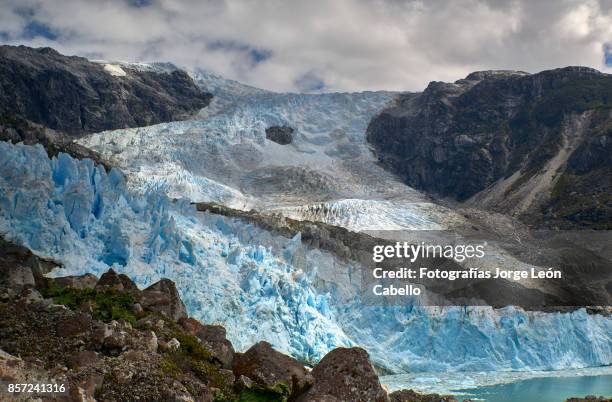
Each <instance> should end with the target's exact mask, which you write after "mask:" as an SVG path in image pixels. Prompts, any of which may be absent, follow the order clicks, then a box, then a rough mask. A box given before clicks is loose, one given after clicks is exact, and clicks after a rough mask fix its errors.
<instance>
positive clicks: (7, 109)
mask: <svg viewBox="0 0 612 402" xmlns="http://www.w3.org/2000/svg"><path fill="white" fill-rule="evenodd" d="M211 97H212V95H211V94H210V93H207V92H205V91H203V90H201V89H200V88H199V87H197V86H196V85H195V83H194V82H193V80H192V79H191V78H190V77H189V75H188V74H187V73H185V72H184V71H180V70H172V71H167V72H160V71H153V70H150V69H140V68H137V66H135V65H132V66H130V65H122V67H118V66H116V65H115V66H111V65H110V64H105V63H104V62H100V63H94V62H91V61H89V60H87V59H84V58H82V57H68V56H63V55H61V54H59V53H58V52H56V51H55V50H53V49H50V48H38V49H32V48H28V47H25V46H18V47H14V46H0V116H14V115H17V116H20V117H22V118H24V119H26V120H30V121H32V122H34V123H38V124H42V125H44V126H46V127H49V128H51V129H54V130H58V131H62V132H65V133H67V134H68V135H69V136H72V137H78V136H81V135H83V134H85V133H91V132H98V131H102V130H109V129H115V128H126V127H136V126H145V125H151V124H156V123H160V122H165V121H175V120H181V119H185V118H187V117H189V116H191V115H193V114H194V113H196V112H198V111H199V110H200V109H202V108H203V107H205V106H206V105H208V103H209V102H210V99H211Z"/></svg>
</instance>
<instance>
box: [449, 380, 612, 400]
mask: <svg viewBox="0 0 612 402" xmlns="http://www.w3.org/2000/svg"><path fill="white" fill-rule="evenodd" d="M452 394H453V395H454V396H455V397H456V398H457V399H458V400H459V401H461V400H463V399H466V398H470V399H472V400H474V401H477V400H478V401H486V402H517V401H521V402H563V401H565V400H566V399H567V398H570V397H585V396H587V395H596V396H604V397H608V398H611V399H612V375H600V376H581V377H545V378H532V379H529V380H522V381H517V382H513V383H510V384H498V385H491V386H485V387H479V388H475V389H469V390H456V391H455V392H452Z"/></svg>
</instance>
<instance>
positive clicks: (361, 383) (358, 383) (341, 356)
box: [299, 348, 389, 402]
mask: <svg viewBox="0 0 612 402" xmlns="http://www.w3.org/2000/svg"><path fill="white" fill-rule="evenodd" d="M312 375H313V376H314V378H315V383H314V385H313V386H312V388H310V390H308V392H307V393H306V394H305V395H303V396H302V397H301V398H300V399H299V400H300V401H301V402H307V401H308V402H311V401H335V400H338V401H354V402H389V397H388V396H387V393H386V392H385V390H384V389H383V387H382V386H381V385H380V382H379V381H378V376H377V375H376V372H375V371H374V367H372V363H370V357H369V355H368V353H367V352H366V351H365V350H363V349H361V348H338V349H334V350H332V351H331V352H329V353H328V354H326V355H325V357H323V359H321V361H320V362H319V364H317V365H316V366H315V368H314V369H313V370H312Z"/></svg>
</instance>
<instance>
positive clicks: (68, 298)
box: [44, 279, 136, 324]
mask: <svg viewBox="0 0 612 402" xmlns="http://www.w3.org/2000/svg"><path fill="white" fill-rule="evenodd" d="M44 293H45V297H52V298H53V301H54V302H55V303H56V304H63V305H64V306H66V307H68V308H70V309H72V310H76V309H78V308H79V307H80V306H81V305H83V303H86V302H87V303H90V305H91V308H92V317H93V318H94V319H96V320H101V321H105V322H109V321H112V320H120V319H123V320H125V321H127V322H129V323H131V324H135V323H136V316H135V315H134V312H133V311H132V306H133V305H134V299H133V297H132V295H130V294H129V293H127V292H118V291H117V290H115V289H104V290H96V289H76V288H72V287H64V288H62V287H60V286H59V285H58V284H57V283H56V282H55V281H54V280H53V279H48V280H47V289H46V291H45V292H44Z"/></svg>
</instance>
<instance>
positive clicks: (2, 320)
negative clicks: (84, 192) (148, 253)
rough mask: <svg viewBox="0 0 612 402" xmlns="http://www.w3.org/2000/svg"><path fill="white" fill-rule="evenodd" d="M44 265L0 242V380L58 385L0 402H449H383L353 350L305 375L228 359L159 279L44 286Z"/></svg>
mask: <svg viewBox="0 0 612 402" xmlns="http://www.w3.org/2000/svg"><path fill="white" fill-rule="evenodd" d="M52 266H53V262H52V261H47V260H43V259H40V258H39V257H38V256H36V255H34V254H32V253H31V252H30V251H29V250H28V249H26V248H24V247H20V246H17V245H15V244H11V243H9V242H6V241H4V240H3V239H1V238H0V273H1V275H0V376H1V377H2V380H3V381H4V382H5V383H6V382H8V383H35V382H36V383H46V384H56V385H57V386H58V387H62V388H60V390H61V391H60V392H57V393H55V394H52V395H50V394H45V393H41V392H36V393H27V392H26V393H18V392H17V393H10V392H7V390H6V389H5V388H4V387H3V388H2V390H0V396H1V397H2V398H3V400H7V399H10V400H32V399H34V398H38V397H42V399H38V400H43V401H47V400H49V401H50V400H54V401H58V400H59V401H95V400H104V401H132V400H151V401H152V400H164V401H195V400H197V401H202V402H205V401H210V402H212V401H216V402H222V401H227V402H231V401H235V402H238V401H271V402H273V401H278V402H283V401H288V400H289V401H302V402H308V401H330V402H333V401H337V402H342V401H355V402H358V401H361V402H388V401H390V400H391V401H393V402H419V401H434V400H435V401H448V402H451V401H455V399H454V398H452V397H440V396H438V395H421V394H417V393H415V392H413V391H400V392H395V393H393V394H391V395H387V392H386V391H385V390H384V389H383V387H382V386H381V385H380V382H379V380H378V376H377V375H376V372H375V371H374V368H373V366H372V364H371V363H370V361H369V356H368V354H367V352H366V351H365V350H363V349H360V348H338V349H335V350H333V351H331V352H330V353H328V354H327V355H326V356H325V357H324V358H323V359H322V360H321V361H320V362H319V363H318V364H317V365H316V366H315V367H314V368H313V369H312V370H310V369H309V368H307V367H305V366H304V364H303V363H300V362H299V361H297V360H295V359H293V358H291V357H289V356H286V355H283V354H282V353H279V352H278V351H276V350H274V349H273V348H272V347H271V346H270V344H269V343H267V342H259V343H256V344H255V345H253V346H252V347H251V348H249V349H248V350H247V351H245V352H244V353H237V352H235V351H234V348H233V346H232V344H231V342H230V341H228V340H227V339H226V333H225V329H224V328H223V327H221V326H218V325H205V324H202V323H200V322H199V321H197V320H195V319H193V318H188V317H187V314H186V311H185V305H184V304H183V302H182V301H181V299H180V297H179V295H178V292H177V289H176V287H175V284H174V283H173V282H172V281H169V280H167V279H162V280H160V281H158V282H157V283H155V284H153V285H151V286H149V287H147V288H146V289H144V290H140V289H138V287H137V286H136V285H135V284H134V282H132V281H131V280H130V278H129V277H127V276H126V275H122V274H117V273H116V272H115V271H113V270H112V269H111V270H109V271H108V272H106V273H104V274H103V275H102V276H101V277H100V279H98V278H96V277H95V276H94V275H91V274H85V275H82V276H69V277H59V278H54V279H49V278H45V277H44V276H43V274H44V273H46V272H48V270H49V269H51V268H52ZM5 398H7V399H5Z"/></svg>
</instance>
